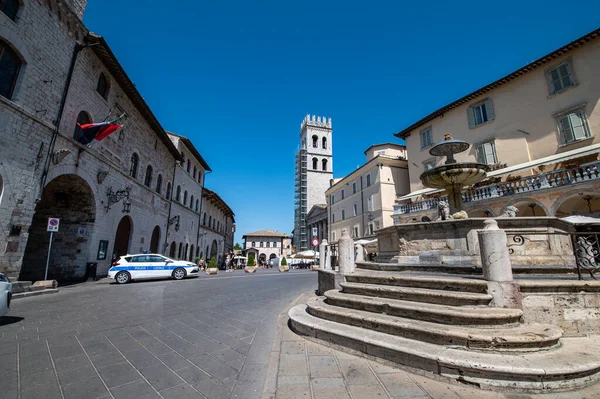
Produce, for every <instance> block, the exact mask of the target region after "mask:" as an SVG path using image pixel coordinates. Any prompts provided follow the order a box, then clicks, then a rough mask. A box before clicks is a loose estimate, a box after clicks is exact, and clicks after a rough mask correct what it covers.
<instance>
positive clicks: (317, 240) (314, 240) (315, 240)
mask: <svg viewBox="0 0 600 399" xmlns="http://www.w3.org/2000/svg"><path fill="white" fill-rule="evenodd" d="M312 245H313V247H318V246H319V239H318V238H313V239H312Z"/></svg>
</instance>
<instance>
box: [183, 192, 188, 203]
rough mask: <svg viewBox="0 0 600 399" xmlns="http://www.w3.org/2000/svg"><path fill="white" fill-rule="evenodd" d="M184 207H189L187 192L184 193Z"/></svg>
mask: <svg viewBox="0 0 600 399" xmlns="http://www.w3.org/2000/svg"><path fill="white" fill-rule="evenodd" d="M183 205H187V190H185V192H184V193H183Z"/></svg>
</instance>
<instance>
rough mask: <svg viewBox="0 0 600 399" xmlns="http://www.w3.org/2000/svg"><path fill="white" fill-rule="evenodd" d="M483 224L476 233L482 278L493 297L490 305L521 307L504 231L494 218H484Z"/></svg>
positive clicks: (519, 294)
mask: <svg viewBox="0 0 600 399" xmlns="http://www.w3.org/2000/svg"><path fill="white" fill-rule="evenodd" d="M483 225H484V228H483V230H479V231H478V232H477V235H478V237H479V251H480V254H481V267H482V269H483V278H484V279H485V280H486V281H487V284H488V293H489V294H490V295H492V297H493V298H492V302H491V303H490V305H491V306H496V307H502V308H521V307H522V297H521V292H520V291H519V286H518V285H517V284H516V283H515V282H514V281H513V274H512V265H511V263H510V255H509V253H508V247H507V246H506V233H505V232H504V230H501V229H499V228H498V223H497V222H496V221H495V220H494V219H486V220H485V221H484V222H483Z"/></svg>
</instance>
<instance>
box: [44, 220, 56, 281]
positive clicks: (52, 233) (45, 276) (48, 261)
mask: <svg viewBox="0 0 600 399" xmlns="http://www.w3.org/2000/svg"><path fill="white" fill-rule="evenodd" d="M52 237H54V232H53V231H51V232H50V244H48V259H46V274H45V275H44V280H48V265H49V264H50V251H52Z"/></svg>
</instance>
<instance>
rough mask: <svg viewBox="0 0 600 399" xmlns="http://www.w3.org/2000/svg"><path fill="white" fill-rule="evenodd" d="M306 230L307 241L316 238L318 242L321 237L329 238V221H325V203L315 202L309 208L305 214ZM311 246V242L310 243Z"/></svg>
mask: <svg viewBox="0 0 600 399" xmlns="http://www.w3.org/2000/svg"><path fill="white" fill-rule="evenodd" d="M306 227H307V229H306V231H307V232H308V237H309V241H312V239H313V238H315V237H316V238H317V239H318V240H319V243H321V242H323V239H324V238H325V239H329V238H328V237H329V223H328V221H327V204H316V205H313V207H312V208H311V209H310V211H309V212H308V214H307V215H306ZM315 233H316V235H315ZM310 246H311V247H312V243H311V244H310Z"/></svg>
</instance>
